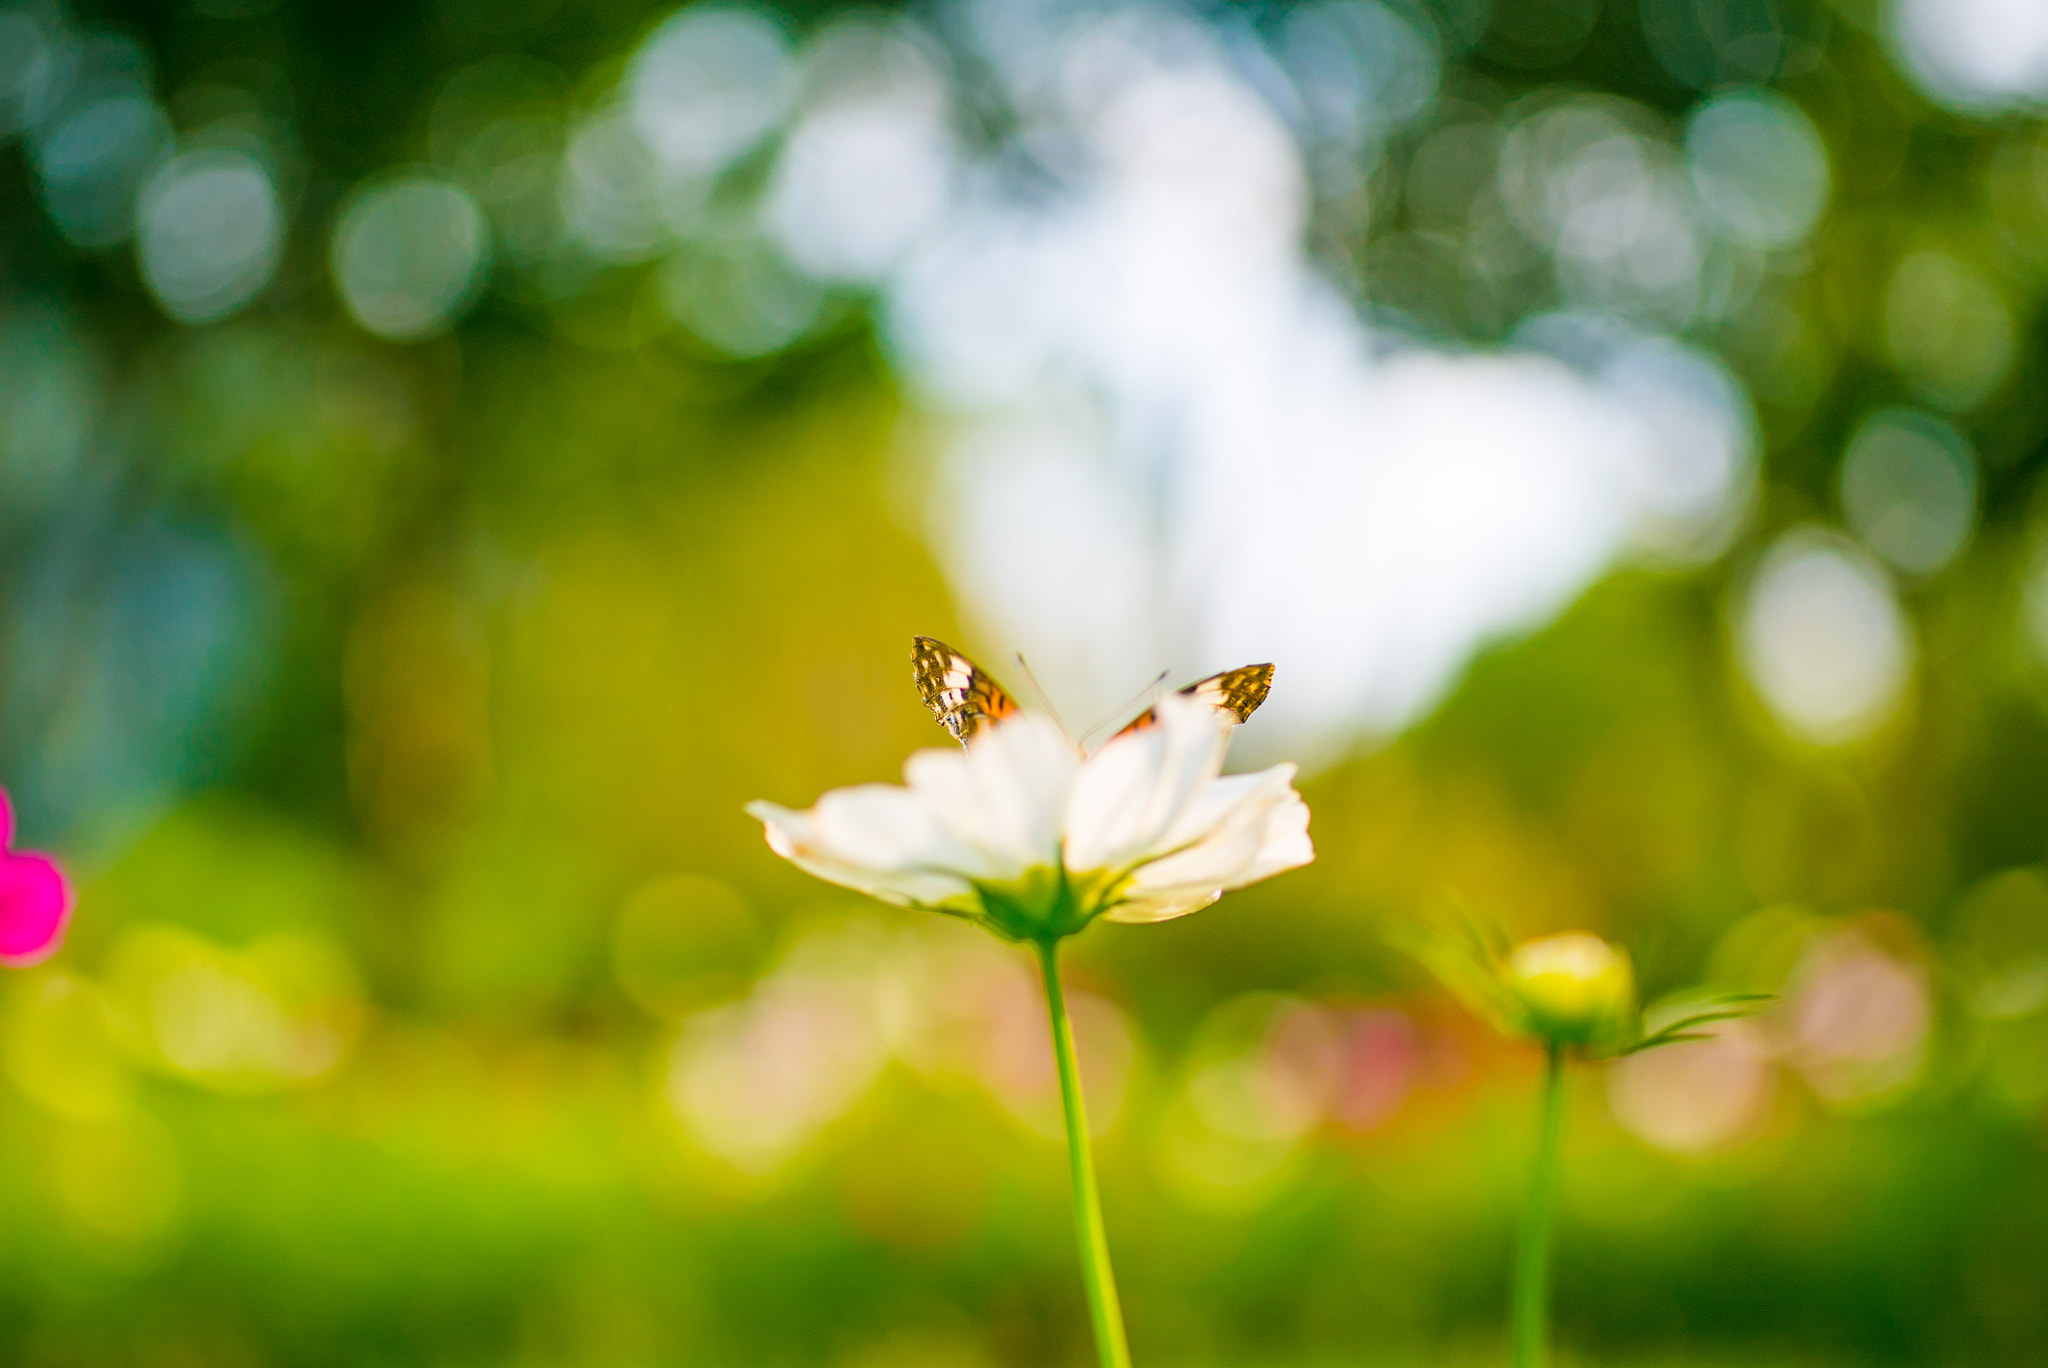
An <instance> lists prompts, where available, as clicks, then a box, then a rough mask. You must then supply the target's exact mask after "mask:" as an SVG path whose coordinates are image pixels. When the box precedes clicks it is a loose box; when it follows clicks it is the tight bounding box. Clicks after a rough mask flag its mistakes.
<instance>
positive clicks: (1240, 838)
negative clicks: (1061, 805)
mask: <svg viewBox="0 0 2048 1368" xmlns="http://www.w3.org/2000/svg"><path fill="white" fill-rule="evenodd" d="M1293 779H1294V766H1292V765H1276V766H1275V767H1273V768H1272V769H1269V770H1264V771H1261V772H1260V773H1258V774H1244V775H1232V776H1230V777H1229V778H1226V779H1218V780H1216V781H1214V782H1213V783H1211V784H1210V785H1209V786H1208V787H1207V788H1206V789H1204V791H1203V792H1202V793H1201V794H1200V795H1199V796H1198V798H1197V800H1196V802H1195V803H1193V804H1192V805H1190V811H1189V814H1188V822H1187V825H1188V826H1190V827H1193V826H1195V825H1196V823H1197V822H1203V823H1206V824H1207V829H1206V830H1205V831H1203V832H1202V833H1201V834H1200V836H1199V838H1198V839H1196V840H1194V841H1193V842H1192V843H1191V844H1189V845H1187V846H1186V847H1185V848H1183V849H1181V850H1179V851H1177V852H1175V853H1174V854H1171V855H1167V856H1164V857H1162V858H1160V859H1157V860H1154V861H1151V862H1150V863H1147V864H1145V865H1143V866H1141V867H1140V868H1139V869H1138V870H1137V872H1136V873H1135V874H1134V875H1133V876H1132V879H1131V885H1130V888H1129V890H1128V892H1127V893H1126V895H1125V903H1124V905H1122V906H1120V907H1118V908H1116V909H1114V910H1112V911H1111V912H1110V913H1109V916H1110V919H1111V920H1113V921H1163V920H1165V919H1166V918H1168V917H1177V916H1181V915H1184V914H1185V913H1188V912H1192V911H1194V910H1195V909H1196V908H1198V907H1202V906H1205V905H1207V904H1208V903H1210V902H1213V901H1215V900H1216V898H1217V897H1219V896H1221V894H1222V893H1223V892H1224V891H1225V890H1228V889H1232V888H1243V887H1244V886H1245V885H1247V884H1252V883H1257V882H1258V881H1259V880H1261V879H1267V878H1271V877H1272V876H1273V875H1275V874H1278V873H1280V872H1281V871H1282V870H1287V869H1293V868H1295V867H1297V866H1299V865H1305V864H1307V863H1308V862H1309V861H1310V860H1313V859H1314V858H1315V847H1314V845H1313V844H1312V843H1311V842H1310V841H1309V836H1308V817H1309V813H1308V804H1306V803H1304V802H1303V801H1302V800H1301V795H1300V794H1299V793H1296V792H1295V791H1294V787H1293Z"/></svg>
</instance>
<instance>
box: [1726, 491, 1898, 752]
mask: <svg viewBox="0 0 2048 1368" xmlns="http://www.w3.org/2000/svg"><path fill="white" fill-rule="evenodd" d="M1736 645H1737V648H1738V651H1739V653H1740V655H1741V657H1742V662H1743V665H1744V666H1745V668H1746V669H1747V671H1748V673H1749V678H1750V681H1751V682H1752V683H1753V684H1754V685H1755V686H1756V690H1757V693H1758V694H1759V695H1760V696H1761V697H1762V699H1763V701H1764V702H1765V703H1766V704H1767V705H1768V706H1769V707H1770V709H1771V711H1772V713H1773V714H1775V715H1776V717H1777V718H1778V720H1779V722H1781V723H1782V724H1783V725H1784V726H1785V728H1786V730H1787V731H1789V732H1791V733H1792V734H1793V735H1795V736H1797V737H1800V738H1801V739H1804V740H1807V741H1811V742H1815V743H1818V744H1821V745H1830V746H1832V745H1842V744H1846V743H1849V742H1853V741H1857V740H1860V739H1862V738H1864V737H1866V736H1868V735H1870V734H1871V733H1872V732H1874V731H1876V730H1877V729H1878V728H1879V727H1881V726H1882V725H1883V724H1884V723H1885V722H1886V721H1888V720H1889V719H1890V718H1891V717H1892V716H1893V714H1894V713H1895V712H1896V710H1897V708H1898V706H1899V703H1900V700H1901V698H1902V697H1903V695H1904V693H1905V689H1906V685H1907V682H1908V679H1909V677H1910V675H1911V673H1912V666H1913V659H1914V654H1915V648H1914V640H1913V631H1912V627H1911V624H1910V623H1909V622H1908V621H1907V619H1906V617H1905V614H1904V613H1903V612H1902V611H1901V609H1900V607H1899V604H1898V600H1897V598H1896V597H1895V596H1894V595H1893V593H1892V589H1891V584H1890V582H1889V581H1888V580H1887V579H1886V577H1885V573H1884V571H1883V570H1882V569H1881V568H1880V567H1879V566H1878V565H1877V564H1876V563H1874V562H1873V561H1872V560H1871V559H1870V558H1869V557H1868V556H1866V555H1865V554H1864V553H1863V552H1862V551H1860V550H1859V549H1858V548H1857V547H1856V546H1854V545H1853V544H1852V543H1849V542H1846V541H1844V540H1842V539H1841V538H1839V537H1834V536H1831V535H1829V534H1827V533H1824V532H1821V531H1819V530H1817V529H1811V528H1805V529H1799V530H1795V531H1793V532H1790V533H1788V534H1786V535H1785V536H1784V537H1782V538H1780V539H1779V541H1778V543H1777V544H1776V545H1775V546H1773V547H1772V548H1771V550H1770V552H1769V553H1768V554H1767V555H1766V556H1765V557H1764V559H1763V561H1762V563H1761V564H1760V565H1758V567H1757V569H1756V572H1755V575H1754V577H1753V579H1752V582H1751V584H1750V586H1749V591H1748V594H1747V596H1746V598H1745V599H1744V601H1743V602H1742V603H1741V604H1740V606H1739V608H1738V616H1737V622H1736Z"/></svg>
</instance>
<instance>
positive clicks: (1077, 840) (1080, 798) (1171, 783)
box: [1065, 694, 1231, 872]
mask: <svg viewBox="0 0 2048 1368" xmlns="http://www.w3.org/2000/svg"><path fill="white" fill-rule="evenodd" d="M1158 717H1159V721H1158V724H1157V725H1156V726H1151V727H1147V728H1145V729H1144V730H1143V731H1137V732H1132V733H1131V734H1130V735H1128V736H1120V737H1117V738H1115V739H1113V740H1112V741H1110V742H1109V744H1108V745H1105V746H1104V747H1103V748H1102V749H1101V750H1099V751H1097V752H1096V753H1095V754H1093V755H1091V756H1089V757H1088V759H1087V761H1086V762H1085V763H1084V764H1083V765H1082V766H1081V769H1080V772H1079V773H1078V774H1076V775H1075V776H1074V791H1073V794H1072V795H1071V796H1070V797H1069V798H1068V800H1067V813H1066V822H1065V828H1066V859H1067V868H1069V869H1071V870H1075V871H1077V872H1086V871H1092V870H1098V869H1114V870H1121V869H1128V868H1130V867H1131V866H1132V865H1135V864H1139V863H1141V862H1143V861H1144V860H1146V859H1148V858H1150V857H1151V856H1154V855H1157V854H1159V853H1161V852H1163V851H1166V850H1171V849H1172V848H1173V847H1174V846H1176V845H1182V844H1186V842H1187V840H1188V839H1192V838H1191V837H1176V834H1175V833H1176V832H1177V830H1178V829H1179V828H1181V827H1182V826H1184V825H1185V824H1186V821H1187V817H1188V814H1189V810H1190V808H1191V806H1192V805H1193V804H1194V803H1195V802H1196V801H1197V800H1198V798H1199V796H1200V795H1201V793H1202V791H1203V790H1204V788H1205V787H1206V786H1207V785H1208V784H1209V783H1210V782H1211V781H1212V780H1214V779H1215V777H1216V774H1217V772H1218V771H1219V770H1221V769H1222V768H1223V752H1224V750H1225V748H1226V747H1227V746H1228V745H1229V743H1230V730H1231V729H1230V725H1229V723H1228V722H1227V721H1226V720H1225V719H1224V717H1223V715H1222V714H1220V713H1219V712H1217V710H1216V709H1215V708H1214V707H1212V706H1210V705H1209V704H1207V703H1204V702H1202V701H1200V700H1199V699H1193V698H1186V697H1183V696H1181V695H1179V694H1170V695H1168V696H1167V697H1165V698H1163V699H1161V700H1160V701H1159V704H1158Z"/></svg>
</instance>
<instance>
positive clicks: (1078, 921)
mask: <svg viewBox="0 0 2048 1368" xmlns="http://www.w3.org/2000/svg"><path fill="white" fill-rule="evenodd" d="M1128 882H1129V879H1128V876H1123V875H1111V874H1104V873H1095V874H1085V875H1079V876H1077V875H1073V874H1069V873H1068V872H1067V871H1066V870H1065V869H1062V868H1060V867H1058V866H1056V865H1039V866H1038V867H1037V868H1035V869H1030V870H1027V871H1025V873H1024V875H1023V877H1021V878H1017V879H1012V880H1009V881H1007V882H1004V883H979V882H978V883H976V884H975V885H974V891H975V894H976V895H977V896H978V897H979V898H980V899H981V914H980V915H979V916H978V917H977V918H975V920H977V921H979V922H980V923H981V924H982V925H983V926H985V927H987V928H988V929H989V931H990V932H992V933H994V934H995V935H996V936H998V937H1000V938H1001V939H1003V940H1006V941H1017V942H1024V941H1030V942H1035V943H1038V942H1046V941H1057V940H1064V939H1066V938H1067V937H1068V936H1071V935H1073V934H1074V933H1075V932H1077V931H1080V930H1081V929H1083V928H1084V927H1086V926H1087V925H1088V923H1089V922H1092V921H1094V920H1095V919H1096V918H1097V917H1099V916H1101V915H1102V914H1103V913H1104V912H1106V911H1108V910H1109V909H1110V908H1111V907H1113V906H1115V905H1116V900H1117V898H1118V897H1119V896H1120V895H1121V894H1122V892H1123V888H1124V885H1125V884H1126V883H1128Z"/></svg>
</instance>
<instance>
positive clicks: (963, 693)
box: [910, 636, 1273, 746]
mask: <svg viewBox="0 0 2048 1368" xmlns="http://www.w3.org/2000/svg"><path fill="white" fill-rule="evenodd" d="M910 662H911V669H912V672H913V674H914V676H915V678H916V680H917V693H918V696H919V697H920V698H922V699H923V700H924V704H925V706H926V707H928V708H930V709H931V710H932V715H933V716H934V717H936V718H938V719H939V723H940V725H941V726H943V727H945V729H946V730H947V731H949V732H951V733H952V734H953V739H954V740H956V741H958V742H959V743H960V744H961V745H963V746H964V745H966V744H967V743H968V742H969V741H972V740H973V739H974V738H975V737H976V736H978V735H979V734H980V733H981V731H982V730H983V729H984V728H986V727H991V726H993V725H995V724H996V723H997V722H1000V721H1002V720H1003V719H1004V718H1006V717H1008V716H1010V715H1011V714H1012V713H1015V712H1018V711H1020V709H1019V708H1018V706H1017V701H1016V700H1015V699H1013V698H1011V697H1010V695H1009V694H1008V693H1007V692H1005V691H1004V689H1003V686H1002V685H1000V684H998V683H996V681H995V680H994V678H992V677H991V676H990V675H989V673H988V671H986V670H984V669H982V668H981V667H980V666H979V665H976V664H975V663H974V662H973V661H971V660H969V659H968V658H967V657H966V656H964V655H962V654H960V652H958V651H956V650H954V649H953V648H952V647H951V646H948V645H946V643H944V642H943V641H940V640H938V639H937V638H935V637H927V636H921V637H913V638H912V639H911V645H910ZM1272 688H1273V667H1272V666H1271V665H1245V666H1241V667H1240V668H1238V669H1235V670H1225V671H1224V672H1223V673H1221V674H1215V675H1210V676H1209V677H1208V678H1207V679H1202V680H1197V681H1196V682H1195V683H1193V684H1190V685H1188V686H1187V687H1186V688H1184V689H1182V690H1180V692H1181V693H1183V694H1186V695H1189V696H1191V697H1195V698H1199V699H1201V700H1203V701H1204V702H1206V703H1209V704H1210V705H1211V706H1213V707H1214V708H1215V709H1216V710H1217V711H1218V712H1221V713H1225V714H1227V715H1228V716H1229V717H1230V719H1231V720H1232V721H1233V722H1243V721H1244V720H1245V719H1247V718H1249V717H1250V716H1251V715H1252V714H1253V713H1254V712H1255V711H1257V710H1258V707H1259V705H1260V704H1261V703H1264V702H1265V701H1266V695H1267V694H1268V693H1270V692H1271V691H1272ZM1158 721H1159V712H1158V709H1157V708H1147V709H1145V711H1143V712H1141V713H1139V714H1138V715H1137V716H1136V717H1134V718H1132V719H1131V720H1130V721H1129V722H1127V723H1125V724H1124V726H1123V728H1122V730H1120V731H1118V732H1117V736H1122V735H1124V734H1125V733H1127V732H1134V731H1143V730H1144V729H1145V728H1147V727H1150V726H1154V725H1156V724H1157V723H1158ZM1111 739H1112V740H1114V739H1115V738H1114V737H1112V738H1111Z"/></svg>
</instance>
